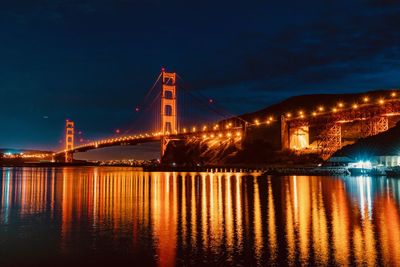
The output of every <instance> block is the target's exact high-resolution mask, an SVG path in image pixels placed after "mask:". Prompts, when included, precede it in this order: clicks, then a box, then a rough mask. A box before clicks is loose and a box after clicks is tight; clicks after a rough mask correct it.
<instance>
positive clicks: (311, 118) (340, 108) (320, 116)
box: [54, 69, 400, 162]
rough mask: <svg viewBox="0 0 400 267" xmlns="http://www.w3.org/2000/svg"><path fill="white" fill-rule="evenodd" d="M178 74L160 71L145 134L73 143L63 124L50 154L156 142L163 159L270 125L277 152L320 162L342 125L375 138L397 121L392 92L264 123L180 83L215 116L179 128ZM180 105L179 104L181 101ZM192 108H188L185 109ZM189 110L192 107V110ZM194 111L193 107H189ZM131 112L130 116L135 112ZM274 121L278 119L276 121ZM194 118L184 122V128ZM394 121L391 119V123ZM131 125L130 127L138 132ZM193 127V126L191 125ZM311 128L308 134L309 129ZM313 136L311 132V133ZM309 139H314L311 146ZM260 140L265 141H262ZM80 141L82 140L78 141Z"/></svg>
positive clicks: (65, 157) (397, 102)
mask: <svg viewBox="0 0 400 267" xmlns="http://www.w3.org/2000/svg"><path fill="white" fill-rule="evenodd" d="M178 77H179V76H178V75H177V74H176V73H173V72H166V71H165V69H162V71H161V73H160V75H159V76H158V78H157V79H156V81H155V82H154V84H153V86H152V87H151V88H150V90H149V91H148V93H147V94H146V96H145V98H144V99H145V101H144V102H146V103H150V104H149V108H147V109H144V113H145V114H150V113H152V114H154V116H153V118H148V117H147V118H146V119H145V120H146V121H147V122H151V123H152V125H153V127H152V130H151V131H142V132H140V131H137V132H136V133H129V131H126V132H125V133H124V134H118V136H113V137H109V138H104V139H98V140H92V141H88V142H84V143H82V142H81V143H79V144H78V145H76V144H75V142H74V140H75V124H74V122H73V121H70V120H67V121H66V124H65V141H64V144H65V147H64V149H63V150H60V151H59V152H56V153H55V154H54V156H55V158H56V159H58V160H59V161H65V162H72V161H73V156H74V153H77V152H86V151H89V150H93V149H99V148H105V147H112V146H132V145H138V144H142V143H149V142H160V159H162V158H163V156H164V154H165V152H166V150H167V147H168V144H169V142H170V141H175V140H187V139H189V138H194V139H201V140H216V139H217V140H218V139H224V140H226V139H232V140H236V141H237V140H242V139H244V137H245V135H246V132H247V130H248V129H251V128H252V127H268V126H270V125H272V124H274V123H280V140H269V141H270V142H280V147H281V149H282V150H292V151H295V152H297V153H316V154H319V155H320V156H321V157H322V158H324V159H327V158H329V157H330V156H331V155H332V154H333V153H334V152H335V151H337V150H338V149H340V148H341V147H342V138H343V131H342V128H343V127H344V126H345V125H347V124H352V123H354V122H356V123H358V128H359V129H360V131H359V132H358V133H357V134H356V135H357V136H356V138H364V137H368V136H372V135H376V134H379V133H381V132H384V131H386V130H388V129H389V128H390V127H389V118H391V117H393V118H394V117H396V118H398V117H399V116H400V98H399V97H398V94H397V91H394V90H392V91H391V93H390V95H389V96H386V97H380V98H378V99H370V98H369V97H367V96H365V97H363V98H362V99H358V100H356V101H355V102H353V104H348V103H347V104H346V103H343V102H337V104H336V105H335V106H333V107H331V108H327V109H325V107H323V106H319V107H316V108H315V109H313V110H308V111H305V110H299V111H298V112H296V113H292V112H285V113H283V114H270V115H269V116H267V118H265V119H258V118H251V120H249V119H248V118H247V120H244V119H243V118H242V117H241V116H236V115H233V114H231V113H229V112H228V111H226V110H223V109H221V108H217V107H216V106H214V105H210V104H213V102H214V101H213V100H212V99H206V98H204V97H202V96H198V95H197V96H196V95H195V94H193V92H190V90H187V88H185V86H183V85H182V84H180V86H179V89H182V90H180V91H186V95H189V96H190V97H191V99H192V100H195V101H197V102H198V103H200V104H201V105H202V106H203V107H205V109H207V110H209V111H212V112H213V113H214V115H215V114H216V115H218V116H219V120H218V121H217V122H213V123H210V122H208V123H205V124H202V125H200V126H190V127H184V123H182V114H181V112H180V111H181V110H182V109H179V108H178V106H177V98H178V92H179V91H178V86H177V79H178ZM181 102H184V101H181ZM190 106H192V104H190ZM192 108H193V106H192ZM195 109H196V108H195ZM140 110H141V108H140V107H136V111H140ZM279 118H280V120H279ZM194 121H196V118H194V117H189V119H188V122H189V124H190V125H196V123H194ZM397 121H398V119H396V122H397ZM137 125H142V124H140V123H137V124H135V125H134V128H138V127H137ZM197 125H198V123H197ZM311 129H312V130H311ZM312 131H314V133H312ZM311 136H313V137H312V138H313V139H314V140H312V141H313V142H311V140H310V139H311ZM265 139H268V137H267V136H266V138H265ZM81 141H82V140H81Z"/></svg>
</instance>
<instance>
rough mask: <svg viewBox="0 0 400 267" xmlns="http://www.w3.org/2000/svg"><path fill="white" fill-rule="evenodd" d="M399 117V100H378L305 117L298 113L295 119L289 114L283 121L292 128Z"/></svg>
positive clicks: (300, 112)
mask: <svg viewBox="0 0 400 267" xmlns="http://www.w3.org/2000/svg"><path fill="white" fill-rule="evenodd" d="M396 115H400V99H388V100H382V99H381V100H379V101H378V102H377V103H369V102H366V103H362V104H353V105H351V106H350V107H347V108H344V107H343V106H342V107H340V103H339V104H338V106H337V107H335V108H333V109H332V110H330V111H320V112H316V111H314V112H312V113H311V114H308V115H306V113H305V112H303V111H299V113H298V116H297V117H293V116H292V115H291V114H286V115H285V121H286V122H287V123H289V124H290V125H291V126H292V127H293V126H301V125H310V124H313V125H318V124H326V123H330V122H336V123H346V122H352V121H357V120H365V119H369V118H373V117H377V116H396Z"/></svg>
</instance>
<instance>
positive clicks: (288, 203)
mask: <svg viewBox="0 0 400 267" xmlns="http://www.w3.org/2000/svg"><path fill="white" fill-rule="evenodd" d="M0 189H1V190H0V194H1V195H0V201H1V202H0V208H1V209H0V265H1V266H7V265H15V266H23V265H31V264H33V263H37V264H50V265H51V264H57V265H60V264H65V265H70V264H75V263H77V262H79V263H84V264H86V265H96V264H99V263H102V264H104V263H114V264H116V263H120V264H122V263H133V264H135V263H136V264H137V263H139V262H140V263H143V264H148V265H159V266H172V265H192V264H211V265H216V264H219V265H226V264H229V265H232V264H235V265H242V266H249V265H266V264H271V263H276V265H298V264H312V265H328V264H330V265H333V264H334V265H350V264H351V265H354V264H367V265H381V264H384V265H395V264H396V263H399V262H400V211H399V210H400V209H399V205H400V180H399V179H387V178H370V177H347V178H333V177H308V176H290V177H270V176H269V177H258V178H257V177H256V178H254V177H251V176H243V174H240V173H220V174H207V173H145V172H140V171H136V170H134V169H129V168H105V167H102V168H58V169H46V168H4V169H2V171H1V179H0Z"/></svg>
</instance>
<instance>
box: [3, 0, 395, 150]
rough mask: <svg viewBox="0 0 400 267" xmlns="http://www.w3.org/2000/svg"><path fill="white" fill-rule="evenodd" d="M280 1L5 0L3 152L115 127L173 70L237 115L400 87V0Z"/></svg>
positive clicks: (125, 121)
mask: <svg viewBox="0 0 400 267" xmlns="http://www.w3.org/2000/svg"><path fill="white" fill-rule="evenodd" d="M7 2H8V3H7ZM266 2H269V3H266ZM272 2H273V1H237V2H236V1H209V2H208V1H182V2H173V1H128V0H126V1H122V0H121V1H118V0H109V1H106V0H104V1H101V0H96V1H95V0H93V1H70V0H69V1H66V0H65V1H62V0H48V1H40V0H39V1H31V0H29V1H12V0H9V1H1V3H0V33H1V42H0V100H1V102H0V118H1V121H0V123H1V124H0V125H1V126H0V127H1V129H0V148H1V147H9V148H40V149H56V148H57V147H59V140H60V139H61V138H62V135H63V127H64V121H65V119H66V118H71V119H73V120H75V122H76V124H77V126H78V128H79V129H82V130H83V131H84V132H85V135H86V136H87V137H88V138H96V137H100V136H107V135H110V134H112V133H113V131H115V129H116V128H118V127H125V126H127V125H129V124H130V123H132V122H133V121H134V120H135V117H136V116H138V115H137V114H136V112H135V106H136V105H137V103H138V101H139V100H140V99H142V98H143V97H144V95H145V94H146V92H147V90H148V89H149V87H150V86H151V84H152V82H154V80H155V78H156V77H157V75H158V74H159V72H160V69H161V67H166V68H167V70H171V71H176V72H178V73H179V75H180V76H181V77H182V78H184V80H185V81H186V82H187V83H189V84H190V85H191V90H194V91H197V92H201V94H202V95H205V96H207V97H210V98H213V99H215V101H216V102H218V103H219V105H221V106H223V107H224V108H226V109H228V110H229V111H231V112H232V113H234V114H241V113H244V112H250V111H255V110H257V109H260V108H263V107H265V106H267V105H269V104H272V103H275V102H278V101H280V100H283V99H284V98H286V97H289V96H292V95H299V94H304V93H313V92H318V93H324V92H325V93H332V92H356V91H364V90H371V89H376V88H395V87H400V86H399V85H400V31H399V25H400V15H399V14H400V13H399V12H400V4H397V3H396V2H397V1H390V0H387V1H348V0H347V1H274V2H275V3H272ZM350 2H351V3H350Z"/></svg>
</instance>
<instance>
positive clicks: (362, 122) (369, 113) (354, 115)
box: [281, 92, 400, 159]
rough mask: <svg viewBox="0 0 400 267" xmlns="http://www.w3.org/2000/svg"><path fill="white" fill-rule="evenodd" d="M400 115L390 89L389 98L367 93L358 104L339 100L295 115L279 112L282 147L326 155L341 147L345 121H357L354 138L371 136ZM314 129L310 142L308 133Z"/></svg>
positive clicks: (395, 98) (385, 129)
mask: <svg viewBox="0 0 400 267" xmlns="http://www.w3.org/2000/svg"><path fill="white" fill-rule="evenodd" d="M398 116H400V99H398V98H397V93H395V92H392V94H391V98H387V99H384V98H380V99H378V100H375V101H372V100H370V99H369V98H368V97H364V98H363V99H362V103H360V104H352V105H348V106H347V107H345V105H344V104H343V103H341V102H339V103H338V104H337V106H335V107H333V108H331V109H330V110H328V111H325V109H324V108H321V107H320V108H317V110H315V111H312V112H309V113H306V112H304V111H299V112H298V113H297V114H296V115H293V114H291V113H286V114H283V115H282V116H281V145H282V149H290V150H294V151H297V152H299V153H301V152H310V153H312V152H317V153H319V154H321V156H322V157H323V158H325V159H326V158H329V157H330V156H331V155H332V154H333V153H334V152H336V151H337V150H338V149H340V148H341V147H342V137H343V131H342V127H344V126H345V125H346V124H351V123H355V122H357V123H358V129H359V131H358V134H357V135H358V136H357V138H365V137H368V136H373V135H376V134H379V133H381V132H384V131H387V130H388V129H389V118H391V117H396V118H395V121H398V118H397V117H398ZM311 129H313V130H314V132H315V133H314V136H315V137H314V142H313V144H312V143H311V142H310V135H311V133H312V130H311Z"/></svg>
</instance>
